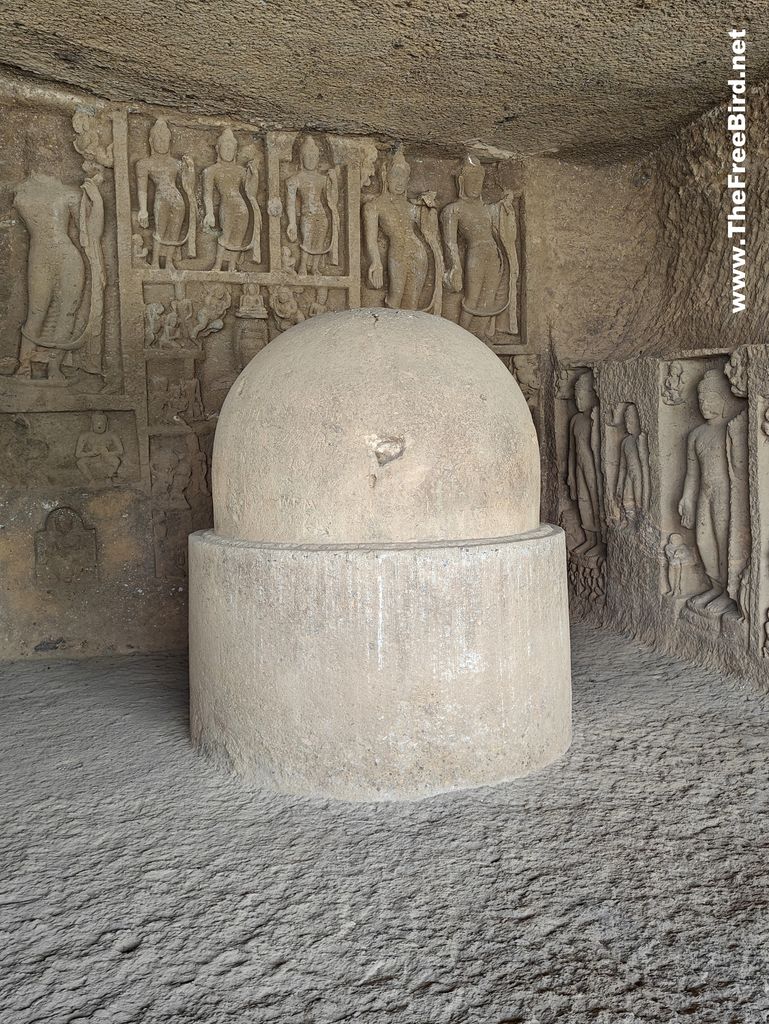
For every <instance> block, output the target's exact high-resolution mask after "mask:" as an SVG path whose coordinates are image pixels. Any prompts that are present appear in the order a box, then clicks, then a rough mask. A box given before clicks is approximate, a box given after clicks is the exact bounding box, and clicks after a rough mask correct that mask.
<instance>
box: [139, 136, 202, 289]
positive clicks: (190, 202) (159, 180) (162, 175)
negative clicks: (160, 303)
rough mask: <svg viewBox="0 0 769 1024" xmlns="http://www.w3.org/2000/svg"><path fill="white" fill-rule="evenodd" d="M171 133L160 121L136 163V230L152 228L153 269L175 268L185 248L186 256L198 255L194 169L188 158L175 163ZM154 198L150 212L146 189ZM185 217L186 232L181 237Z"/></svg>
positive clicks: (184, 157)
mask: <svg viewBox="0 0 769 1024" xmlns="http://www.w3.org/2000/svg"><path fill="white" fill-rule="evenodd" d="M171 141H172V136H171V129H170V128H169V127H168V122H167V121H165V120H164V119H163V118H159V119H158V120H157V121H156V122H155V124H154V125H153V126H152V128H151V129H150V132H149V148H150V155H149V156H146V157H142V158H141V159H140V160H138V161H137V163H136V186H137V193H138V198H139V216H138V219H139V226H140V227H142V228H149V227H151V228H152V268H153V269H154V270H159V269H160V264H161V260H162V261H163V265H164V267H165V268H167V269H172V268H173V267H174V264H175V261H176V259H177V258H178V255H179V250H180V249H181V248H182V246H186V253H187V255H188V256H195V255H196V253H197V216H196V212H195V165H194V164H193V162H192V159H191V158H190V157H189V156H183V157H182V158H181V159H179V160H177V159H176V157H174V156H172V154H171ZM150 184H152V186H153V190H154V197H153V202H152V217H151V218H150V212H149V206H148V203H149V186H150ZM185 217H186V218H187V232H186V234H185V235H184V236H182V228H183V225H184V221H185Z"/></svg>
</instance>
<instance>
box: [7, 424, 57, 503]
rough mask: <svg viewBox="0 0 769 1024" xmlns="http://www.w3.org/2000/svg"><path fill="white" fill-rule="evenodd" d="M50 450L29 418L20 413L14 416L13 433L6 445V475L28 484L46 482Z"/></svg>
mask: <svg viewBox="0 0 769 1024" xmlns="http://www.w3.org/2000/svg"><path fill="white" fill-rule="evenodd" d="M48 452H49V448H48V445H47V444H46V443H45V441H43V440H42V438H40V437H38V436H37V435H36V434H35V432H34V430H33V429H32V425H31V423H30V422H29V418H28V417H27V416H24V415H23V414H21V413H19V414H18V415H17V416H14V417H13V434H12V435H11V439H10V440H9V441H8V443H7V445H6V446H5V452H4V456H5V458H4V459H3V461H4V463H5V473H4V475H5V476H6V477H7V478H8V479H11V480H13V479H18V478H20V479H22V480H23V481H24V482H25V484H26V485H27V486H29V485H30V484H36V483H39V482H41V481H43V482H45V481H46V480H47V475H46V474H45V473H44V467H45V461H46V459H47V458H48Z"/></svg>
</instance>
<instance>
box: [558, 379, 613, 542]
mask: <svg viewBox="0 0 769 1024" xmlns="http://www.w3.org/2000/svg"><path fill="white" fill-rule="evenodd" d="M574 401H575V402H576V405H577V412H576V413H575V414H574V415H573V416H572V418H571V420H570V422H569V466H568V472H567V478H566V480H567V485H568V488H569V497H570V498H571V499H572V501H574V502H576V505H577V510H578V512H579V520H580V526H581V528H582V532H583V534H584V538H585V539H584V541H583V542H582V543H581V544H580V545H579V546H578V547H576V548H575V549H574V554H576V555H586V556H587V557H588V558H590V557H594V556H602V555H603V550H604V549H603V536H602V535H603V516H602V508H601V506H602V496H603V487H602V480H601V443H600V433H599V426H598V405H597V399H596V394H595V388H594V385H593V374H592V371H590V370H586V371H585V372H584V373H582V374H581V375H580V376H579V377H578V378H577V380H576V382H575V384H574Z"/></svg>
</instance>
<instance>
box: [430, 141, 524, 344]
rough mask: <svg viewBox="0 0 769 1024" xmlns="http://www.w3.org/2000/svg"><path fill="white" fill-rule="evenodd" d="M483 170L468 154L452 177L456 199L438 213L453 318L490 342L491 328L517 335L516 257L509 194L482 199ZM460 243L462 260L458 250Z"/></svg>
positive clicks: (512, 203) (513, 201)
mask: <svg viewBox="0 0 769 1024" xmlns="http://www.w3.org/2000/svg"><path fill="white" fill-rule="evenodd" d="M485 177H486V171H485V170H484V167H483V165H482V164H481V163H480V162H479V161H477V160H476V159H475V158H473V157H470V156H468V157H467V158H466V159H465V162H464V164H463V165H462V168H461V169H460V171H459V174H458V175H457V190H458V192H459V198H458V199H457V200H456V201H455V202H453V203H449V204H448V206H445V207H444V208H443V210H442V211H441V229H442V231H443V239H444V243H445V246H446V267H447V270H446V281H447V284H448V286H449V288H450V289H451V291H453V292H460V293H461V294H462V312H461V314H460V318H459V322H460V324H461V325H462V327H465V328H466V329H467V330H470V331H475V332H477V333H478V334H480V335H481V336H482V337H484V338H485V339H487V340H491V339H492V338H493V337H494V335H495V333H496V332H497V331H501V332H503V333H505V334H517V333H518V330H519V328H518V298H517V296H518V256H517V250H516V237H517V220H516V210H515V204H516V199H515V195H514V194H513V193H512V192H510V191H506V192H505V193H504V194H503V195H502V198H501V199H500V201H499V202H498V203H487V202H485V201H484V199H483V185H484V180H485ZM460 243H462V244H463V246H464V259H463V258H462V255H461V252H460Z"/></svg>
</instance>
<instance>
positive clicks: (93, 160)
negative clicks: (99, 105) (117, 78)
mask: <svg viewBox="0 0 769 1024" xmlns="http://www.w3.org/2000/svg"><path fill="white" fill-rule="evenodd" d="M72 128H73V129H74V132H75V139H74V141H73V143H72V145H73V146H74V147H75V151H76V152H77V153H79V154H80V156H82V157H83V158H84V161H83V170H84V171H85V172H86V173H87V174H92V173H93V172H94V171H95V170H96V168H97V167H99V166H100V167H112V164H113V155H112V143H111V142H109V143H107V145H104V143H103V142H102V140H101V135H102V133H105V134H106V132H107V130H108V129H107V124H106V123H105V121H104V120H103V119H101V118H97V116H96V114H94V113H92V112H91V111H90V110H85V109H84V108H83V107H78V108H77V110H76V111H75V112H74V114H73V115H72Z"/></svg>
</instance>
